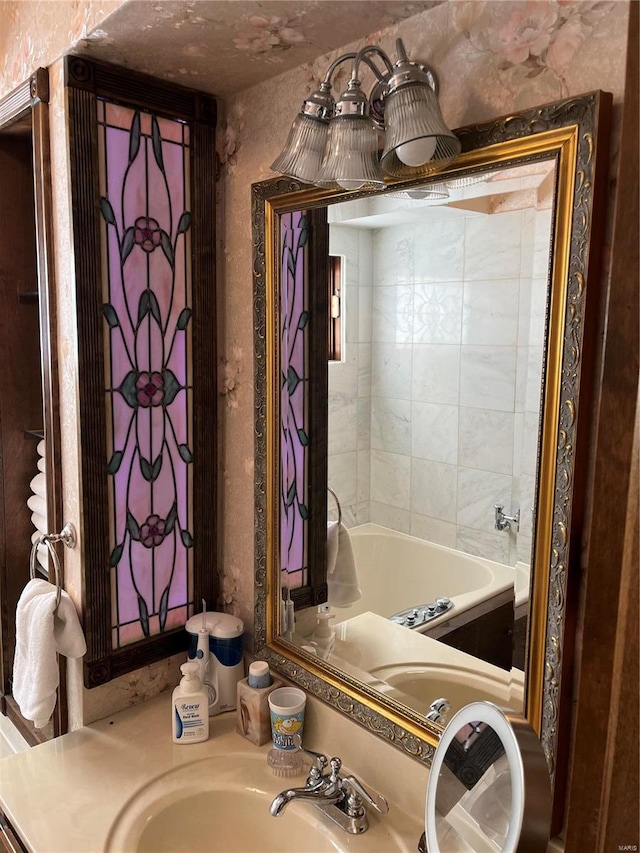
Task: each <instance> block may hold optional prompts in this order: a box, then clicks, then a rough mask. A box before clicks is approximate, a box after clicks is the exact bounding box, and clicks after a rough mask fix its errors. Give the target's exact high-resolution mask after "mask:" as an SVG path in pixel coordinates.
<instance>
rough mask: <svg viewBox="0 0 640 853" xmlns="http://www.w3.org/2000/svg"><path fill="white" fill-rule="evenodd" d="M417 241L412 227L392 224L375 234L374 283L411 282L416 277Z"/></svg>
mask: <svg viewBox="0 0 640 853" xmlns="http://www.w3.org/2000/svg"><path fill="white" fill-rule="evenodd" d="M415 250H416V246H415V242H414V239H413V233H412V230H411V228H409V227H407V226H406V225H392V226H390V227H389V228H382V229H380V230H379V231H376V232H375V234H374V236H373V284H374V286H380V285H383V286H384V285H386V286H389V285H391V284H410V283H412V282H413V277H414V256H415Z"/></svg>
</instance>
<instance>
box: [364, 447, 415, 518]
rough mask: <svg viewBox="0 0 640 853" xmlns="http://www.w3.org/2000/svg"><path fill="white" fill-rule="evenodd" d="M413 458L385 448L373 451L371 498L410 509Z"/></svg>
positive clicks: (399, 507)
mask: <svg viewBox="0 0 640 853" xmlns="http://www.w3.org/2000/svg"><path fill="white" fill-rule="evenodd" d="M410 473H411V459H410V458H409V457H408V456H400V455H399V454H397V453H386V452H385V451H383V450H372V451H371V500H372V501H376V502H377V503H384V504H390V505H391V506H395V507H398V509H409V496H410V489H409V484H410Z"/></svg>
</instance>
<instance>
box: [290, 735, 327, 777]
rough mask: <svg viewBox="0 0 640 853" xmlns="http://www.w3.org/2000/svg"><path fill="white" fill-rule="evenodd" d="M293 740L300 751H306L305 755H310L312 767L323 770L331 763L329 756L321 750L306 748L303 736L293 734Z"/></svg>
mask: <svg viewBox="0 0 640 853" xmlns="http://www.w3.org/2000/svg"><path fill="white" fill-rule="evenodd" d="M292 740H293V745H294V746H295V747H296V749H297V750H299V752H304V754H305V755H308V756H309V758H310V759H311V761H312V762H313V764H312V768H311V769H312V770H314V769H315V770H318V771H320V772H322V771H323V770H324V768H325V767H326V766H327V764H328V763H329V759H328V758H327V756H326V755H323V754H322V753H321V752H314V751H313V750H312V749H305V748H304V747H303V746H302V738H301V737H300V735H298V734H295V735H293V737H292Z"/></svg>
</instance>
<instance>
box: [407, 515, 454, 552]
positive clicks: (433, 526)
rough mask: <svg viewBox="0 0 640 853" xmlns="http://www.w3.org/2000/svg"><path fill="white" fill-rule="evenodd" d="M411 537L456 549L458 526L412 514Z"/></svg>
mask: <svg viewBox="0 0 640 853" xmlns="http://www.w3.org/2000/svg"><path fill="white" fill-rule="evenodd" d="M411 535H412V536H416V537H417V538H418V539H426V540H427V541H428V542H435V543H436V545H445V546H446V547H447V548H455V547H456V525H455V524H452V523H451V522H450V521H441V520H440V519H439V518H429V517H428V516H426V515H418V513H416V512H412V513H411Z"/></svg>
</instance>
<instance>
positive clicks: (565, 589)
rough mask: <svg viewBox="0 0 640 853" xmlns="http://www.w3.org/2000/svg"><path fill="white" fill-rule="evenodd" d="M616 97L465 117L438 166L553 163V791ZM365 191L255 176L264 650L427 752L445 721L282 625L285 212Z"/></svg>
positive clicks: (532, 707) (541, 485) (546, 585)
mask: <svg viewBox="0 0 640 853" xmlns="http://www.w3.org/2000/svg"><path fill="white" fill-rule="evenodd" d="M610 107H611V96H610V95H608V94H607V93H603V92H593V93H589V94H586V95H582V96H578V97H573V98H569V99H566V100H563V101H558V102H556V103H553V104H547V105H544V106H541V107H537V108H535V109H529V110H525V111H523V112H520V113H518V114H513V115H509V116H504V117H501V118H498V119H495V120H494V121H491V122H487V123H486V124H480V125H473V126H468V127H464V128H461V129H458V130H457V131H456V134H457V135H458V137H459V138H460V140H461V141H462V153H461V154H460V156H459V157H458V159H457V160H456V161H454V163H453V164H452V165H451V166H450V167H449V168H448V169H447V170H446V172H445V173H439V174H438V175H437V176H435V180H437V181H438V182H441V181H442V180H443V179H448V180H452V179H455V178H457V177H462V176H463V175H468V174H472V173H474V172H478V171H481V170H487V171H491V170H492V169H493V168H504V167H507V166H511V165H516V164H521V163H528V162H534V161H538V160H543V159H544V160H549V159H555V162H556V189H555V210H554V228H553V242H552V258H551V264H550V271H549V273H550V299H549V306H548V318H547V319H548V326H547V346H546V359H545V368H544V381H543V384H544V393H543V406H542V417H541V432H540V436H541V437H540V444H539V458H538V461H539V465H538V501H537V517H536V522H535V529H534V554H533V577H534V580H533V587H532V595H531V613H530V627H529V644H528V649H529V653H528V664H527V673H526V675H527V699H526V708H525V715H526V717H527V719H528V720H529V721H530V723H531V724H532V726H533V727H534V729H535V730H536V732H537V733H538V735H539V737H540V739H541V742H542V745H543V749H544V752H545V755H546V757H547V762H548V765H549V771H550V774H551V776H552V778H554V777H555V779H556V797H557V802H559V801H560V798H561V791H560V790H558V788H562V786H558V784H557V782H558V779H559V777H562V778H564V776H563V767H562V766H561V765H563V761H562V749H563V743H564V742H565V740H566V738H565V733H566V724H567V722H568V720H569V715H570V701H569V697H568V690H569V688H570V683H571V677H570V676H571V662H572V647H573V640H574V637H573V613H574V612H575V604H576V593H577V574H578V565H577V563H578V557H579V547H578V545H579V537H580V528H581V522H582V512H583V492H584V482H583V480H584V473H585V468H586V465H585V464H583V462H584V457H585V453H586V448H587V439H588V436H587V434H588V428H589V408H590V407H589V390H590V385H591V383H590V375H591V367H592V361H593V354H594V350H595V344H594V343H593V341H594V338H595V333H594V332H595V328H594V324H595V320H596V316H597V303H598V299H597V278H598V274H599V250H598V242H599V241H598V235H599V234H600V232H601V230H602V229H601V227H600V226H601V222H600V219H601V216H602V211H603V210H604V206H605V201H604V192H605V180H604V178H605V177H606V164H607V159H608V130H609V116H610ZM432 180H434V179H432ZM420 183H424V179H423V180H422V181H420V180H417V179H412V180H411V181H402V182H396V183H395V184H394V185H393V187H394V189H395V190H397V189H398V188H408V187H411V186H416V185H418V184H420ZM365 195H368V193H365V192H362V191H356V192H341V193H334V192H330V191H326V190H318V189H316V188H311V187H307V186H305V185H301V184H300V183H298V182H296V181H293V180H290V179H285V178H278V179H275V180H272V181H265V182H262V183H258V184H254V186H253V208H252V225H253V253H254V254H253V276H254V330H255V334H254V342H255V385H256V404H255V451H256V459H255V472H256V479H255V501H256V539H255V547H256V550H255V650H256V652H257V653H259V654H260V655H261V656H263V657H265V658H266V659H267V660H268V661H269V663H270V664H271V666H272V667H273V668H274V669H275V670H277V671H278V672H280V673H282V674H283V675H284V676H286V677H288V678H290V679H291V680H292V681H294V682H296V683H297V684H299V685H300V686H301V687H303V688H304V689H305V690H307V691H308V692H310V693H312V694H314V695H316V696H318V697H319V698H321V699H323V700H324V701H325V702H328V703H330V704H331V705H332V706H334V707H335V708H337V709H338V710H340V711H342V712H343V713H345V714H348V715H349V716H351V717H352V718H354V719H355V720H357V721H358V722H360V723H361V724H362V725H364V726H366V727H367V728H368V729H369V730H371V731H372V732H374V733H376V734H378V735H380V736H381V737H384V738H386V739H387V740H389V741H391V742H393V743H394V744H395V745H397V746H399V747H400V748H401V749H403V750H405V751H406V752H408V753H410V754H411V755H413V756H415V757H417V758H419V759H420V760H421V761H424V762H425V763H427V764H430V762H431V758H432V755H433V749H434V745H435V744H437V740H438V736H439V732H440V729H439V727H438V726H434V725H432V724H430V723H429V722H427V721H426V720H425V718H424V717H422V716H420V715H419V714H417V713H416V712H414V711H413V710H411V709H409V708H407V707H406V706H404V705H400V704H399V703H397V702H396V701H394V700H393V699H390V698H388V697H384V698H383V697H382V696H381V694H378V693H376V692H375V691H372V690H370V689H369V688H368V687H367V686H366V685H365V684H363V683H361V682H359V681H357V680H355V679H353V678H352V677H351V676H349V675H348V674H346V673H344V672H342V671H340V670H338V669H336V668H335V667H334V666H332V665H331V663H329V662H324V661H319V660H318V659H314V657H313V656H311V655H308V654H306V653H305V652H304V651H301V650H300V649H297V648H295V647H294V646H293V645H292V644H291V643H288V642H287V641H286V640H285V639H284V638H283V637H281V636H279V632H278V624H279V601H280V597H279V591H278V587H277V584H278V582H279V574H280V571H279V563H278V523H277V521H278V496H277V480H278V465H279V459H278V446H277V436H278V424H277V423H276V418H277V417H278V403H277V390H278V389H277V386H276V383H277V377H278V375H279V372H278V363H279V362H278V352H277V342H278V337H279V336H278V323H279V307H278V305H279V298H278V271H277V269H276V259H277V257H278V251H277V240H278V234H279V229H278V227H277V225H278V217H279V215H280V214H282V213H285V212H287V211H291V210H296V209H301V208H312V207H317V206H319V205H322V204H325V203H327V202H328V201H330V200H336V199H340V200H344V199H349V200H351V199H355V198H359V197H362V196H365ZM587 294H588V297H589V298H588V299H587Z"/></svg>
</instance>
